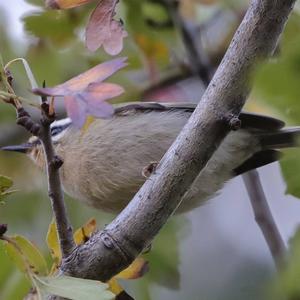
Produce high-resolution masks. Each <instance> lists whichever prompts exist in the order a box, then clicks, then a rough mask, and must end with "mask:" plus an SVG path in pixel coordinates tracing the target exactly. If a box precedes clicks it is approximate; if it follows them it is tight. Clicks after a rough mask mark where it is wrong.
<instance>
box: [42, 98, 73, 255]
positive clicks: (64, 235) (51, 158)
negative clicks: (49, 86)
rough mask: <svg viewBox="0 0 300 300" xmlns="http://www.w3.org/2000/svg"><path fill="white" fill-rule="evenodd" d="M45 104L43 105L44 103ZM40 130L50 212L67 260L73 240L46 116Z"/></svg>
mask: <svg viewBox="0 0 300 300" xmlns="http://www.w3.org/2000/svg"><path fill="white" fill-rule="evenodd" d="M44 104H45V103H44ZM41 123H42V125H41V130H40V133H39V138H40V140H41V142H42V144H43V149H44V152H45V157H46V164H47V166H46V170H47V179H48V191H49V198H50V200H51V205H52V210H53V213H54V218H55V222H56V227H57V233H58V237H59V243H60V250H61V253H62V258H63V259H64V258H67V257H68V256H69V255H70V254H71V252H72V251H73V250H74V248H75V242H74V240H73V230H72V226H71V224H70V222H69V219H68V216H67V211H66V207H65V202H64V194H63V190H62V184H61V180H60V174H59V168H60V167H61V165H62V164H63V162H62V160H61V159H60V158H59V157H57V156H56V154H55V152H54V148H53V144H52V138H51V132H50V123H51V121H50V122H49V119H48V118H47V116H46V114H45V113H44V116H43V118H42V121H41Z"/></svg>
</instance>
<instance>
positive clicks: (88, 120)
mask: <svg viewBox="0 0 300 300" xmlns="http://www.w3.org/2000/svg"><path fill="white" fill-rule="evenodd" d="M94 121H95V117H93V116H87V118H86V121H85V123H84V125H83V127H82V129H81V133H82V134H85V133H86V131H87V130H88V128H89V127H90V125H91V124H92V123H93V122H94Z"/></svg>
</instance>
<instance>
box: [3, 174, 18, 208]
mask: <svg viewBox="0 0 300 300" xmlns="http://www.w3.org/2000/svg"><path fill="white" fill-rule="evenodd" d="M12 185H13V181H12V179H11V178H9V177H6V176H3V175H0V203H3V199H4V198H6V197H8V196H9V195H11V194H13V193H15V192H16V190H11V191H7V190H8V189H9V188H11V187H12Z"/></svg>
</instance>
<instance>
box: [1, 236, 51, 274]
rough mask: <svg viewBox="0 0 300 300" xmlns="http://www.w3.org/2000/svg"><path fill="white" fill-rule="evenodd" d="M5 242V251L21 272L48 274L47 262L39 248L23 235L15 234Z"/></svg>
mask: <svg viewBox="0 0 300 300" xmlns="http://www.w3.org/2000/svg"><path fill="white" fill-rule="evenodd" d="M10 240H11V242H7V244H6V251H7V253H8V255H9V256H10V258H11V259H12V260H13V261H14V262H15V264H16V265H17V267H18V268H19V269H20V270H21V272H25V273H34V274H39V275H46V274H48V268H47V263H46V261H45V259H44V257H43V255H42V254H41V252H40V251H39V249H38V248H37V247H36V246H35V245H33V244H32V243H31V242H30V241H28V240H27V239H26V238H25V237H23V236H20V235H17V236H14V237H11V238H10Z"/></svg>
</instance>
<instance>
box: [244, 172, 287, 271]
mask: <svg viewBox="0 0 300 300" xmlns="http://www.w3.org/2000/svg"><path fill="white" fill-rule="evenodd" d="M243 180H244V183H245V186H246V189H247V191H248V194H249V198H250V201H251V205H252V209H253V212H254V216H255V220H256V222H257V224H258V226H259V227H260V229H261V231H262V233H263V236H264V238H265V240H266V242H267V244H268V247H269V250H270V252H271V254H272V257H273V259H274V262H275V264H276V266H277V267H278V268H280V267H281V266H282V263H283V261H284V258H285V255H286V247H285V244H284V241H283V239H282V237H281V235H280V232H279V230H278V228H277V226H276V223H275V220H274V219H273V216H272V212H271V210H270V207H269V205H268V201H267V199H266V196H265V193H264V190H263V187H262V184H261V182H260V178H259V174H258V171H257V170H253V171H250V172H247V173H245V174H244V175H243Z"/></svg>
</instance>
